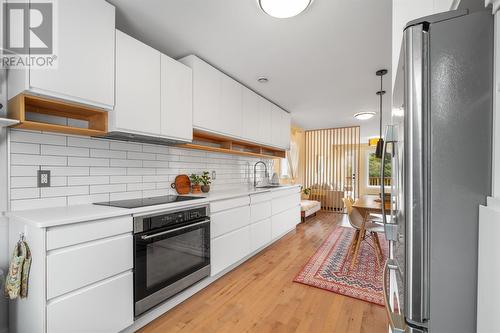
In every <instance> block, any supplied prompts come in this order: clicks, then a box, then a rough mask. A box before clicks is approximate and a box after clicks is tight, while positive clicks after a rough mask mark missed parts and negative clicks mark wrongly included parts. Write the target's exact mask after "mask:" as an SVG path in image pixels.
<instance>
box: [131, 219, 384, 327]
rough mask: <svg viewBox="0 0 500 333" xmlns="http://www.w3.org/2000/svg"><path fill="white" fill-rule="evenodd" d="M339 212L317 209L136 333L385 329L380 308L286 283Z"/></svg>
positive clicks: (301, 265) (316, 245)
mask: <svg viewBox="0 0 500 333" xmlns="http://www.w3.org/2000/svg"><path fill="white" fill-rule="evenodd" d="M343 216H344V215H338V214H334V213H319V214H318V216H317V217H315V218H311V219H308V220H307V222H306V223H305V224H304V223H302V224H300V225H299V226H298V227H297V230H296V231H295V232H292V233H290V234H288V235H287V236H285V237H284V238H282V239H281V240H280V241H278V242H276V243H275V244H273V245H272V246H270V247H269V248H267V249H266V250H264V251H263V252H261V253H260V254H258V255H257V256H255V257H253V258H252V259H250V260H249V261H247V262H246V263H244V264H243V265H241V266H239V267H238V268H237V269H235V270H234V271H232V272H230V273H228V274H226V275H225V276H224V277H222V278H221V279H219V280H217V281H216V282H214V283H213V284H211V285H210V286H208V287H207V288H205V289H204V290H202V291H200V292H199V293H197V294H196V295H194V296H193V297H191V298H190V299H188V300H186V301H185V302H183V303H181V304H180V305H178V306H177V307H176V308H174V309H172V310H171V311H169V312H168V313H166V314H165V315H163V316H162V317H160V318H158V319H157V320H156V321H154V322H152V323H151V324H149V325H148V326H146V327H144V328H143V329H142V330H141V331H140V332H141V333H166V332H168V333H173V332H189V333H196V332H200V333H201V332H203V333H211V332H214V333H215V332H216V333H224V332H228V333H240V332H258V333H267V332H273V333H278V332H311V333H318V332H329V333H333V332H338V333H351V332H353V333H358V332H365V333H379V332H380V333H387V331H388V326H387V320H386V314H385V309H384V308H383V307H381V306H377V305H372V304H370V303H366V302H363V301H360V300H356V299H353V298H349V297H346V296H342V295H338V294H335V293H332V292H329V291H325V290H320V289H316V288H313V287H309V286H305V285H301V284H298V283H294V282H292V281H293V279H294V278H295V276H296V274H297V273H298V272H299V271H300V270H301V268H302V267H303V265H304V264H305V263H306V262H307V260H308V259H309V257H310V256H311V255H312V254H313V253H314V252H315V251H316V249H317V248H318V247H319V246H320V245H321V243H322V241H323V240H324V239H325V238H326V237H327V236H328V235H329V233H330V231H331V230H333V228H334V227H335V226H336V225H338V224H341V223H345V221H343Z"/></svg>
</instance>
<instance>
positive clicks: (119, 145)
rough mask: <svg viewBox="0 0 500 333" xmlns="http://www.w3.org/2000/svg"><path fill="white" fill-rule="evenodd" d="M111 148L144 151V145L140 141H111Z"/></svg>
mask: <svg viewBox="0 0 500 333" xmlns="http://www.w3.org/2000/svg"><path fill="white" fill-rule="evenodd" d="M109 148H110V149H112V150H125V151H142V145H141V144H139V143H131V142H122V141H110V142H109Z"/></svg>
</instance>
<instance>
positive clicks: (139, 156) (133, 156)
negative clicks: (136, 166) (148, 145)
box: [127, 151, 156, 161]
mask: <svg viewBox="0 0 500 333" xmlns="http://www.w3.org/2000/svg"><path fill="white" fill-rule="evenodd" d="M127 158H128V159H129V160H143V161H144V160H151V161H154V160H156V154H152V153H138V152H133V151H129V152H128V153H127Z"/></svg>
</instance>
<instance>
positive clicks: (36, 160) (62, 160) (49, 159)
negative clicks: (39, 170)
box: [10, 154, 68, 166]
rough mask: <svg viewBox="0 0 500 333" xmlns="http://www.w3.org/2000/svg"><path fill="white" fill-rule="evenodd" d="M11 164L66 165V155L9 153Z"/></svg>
mask: <svg viewBox="0 0 500 333" xmlns="http://www.w3.org/2000/svg"><path fill="white" fill-rule="evenodd" d="M10 163H11V165H54V166H55V165H67V163H68V158H67V157H66V156H43V155H28V154H10Z"/></svg>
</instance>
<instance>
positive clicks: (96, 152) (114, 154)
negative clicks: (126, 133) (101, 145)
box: [90, 149, 127, 158]
mask: <svg viewBox="0 0 500 333" xmlns="http://www.w3.org/2000/svg"><path fill="white" fill-rule="evenodd" d="M90 157H103V158H127V152H126V151H120V150H106V149H91V150H90Z"/></svg>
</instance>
